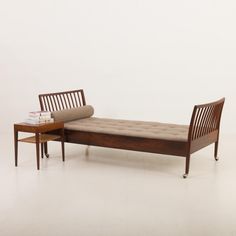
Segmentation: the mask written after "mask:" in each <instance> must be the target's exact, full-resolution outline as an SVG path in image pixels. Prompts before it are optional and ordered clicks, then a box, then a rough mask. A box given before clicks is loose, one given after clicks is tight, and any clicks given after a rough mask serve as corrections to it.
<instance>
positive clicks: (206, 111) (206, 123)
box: [188, 98, 225, 141]
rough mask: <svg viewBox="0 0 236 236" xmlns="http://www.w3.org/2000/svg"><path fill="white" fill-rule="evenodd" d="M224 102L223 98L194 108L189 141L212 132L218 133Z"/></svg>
mask: <svg viewBox="0 0 236 236" xmlns="http://www.w3.org/2000/svg"><path fill="white" fill-rule="evenodd" d="M224 102H225V98H222V99H220V100H218V101H216V102H212V103H207V104H202V105H196V106H194V109H193V114H192V118H191V122H190V128H189V136H188V139H189V141H193V140H196V139H199V138H201V137H203V136H205V135H208V134H210V133H213V132H218V133H219V129H220V119H221V113H222V110H223V106H224Z"/></svg>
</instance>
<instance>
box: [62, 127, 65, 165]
mask: <svg viewBox="0 0 236 236" xmlns="http://www.w3.org/2000/svg"><path fill="white" fill-rule="evenodd" d="M64 139H65V137H64V129H61V150H62V161H65V143H64Z"/></svg>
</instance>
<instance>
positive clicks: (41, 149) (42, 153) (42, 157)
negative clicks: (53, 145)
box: [41, 143, 43, 158]
mask: <svg viewBox="0 0 236 236" xmlns="http://www.w3.org/2000/svg"><path fill="white" fill-rule="evenodd" d="M41 158H43V143H41Z"/></svg>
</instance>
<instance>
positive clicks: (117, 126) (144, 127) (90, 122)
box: [65, 117, 189, 141]
mask: <svg viewBox="0 0 236 236" xmlns="http://www.w3.org/2000/svg"><path fill="white" fill-rule="evenodd" d="M65 129H68V130H78V131H88V132H95V133H103V134H114V135H124V136H133V137H142V138H154V139H164V140H174V141H187V137H188V129H189V126H187V125H176V124H166V123H159V122H145V121H130V120H115V119H105V118H96V117H90V118H86V119H80V120H74V121H71V122H68V123H66V124H65Z"/></svg>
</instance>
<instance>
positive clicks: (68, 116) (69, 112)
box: [52, 105, 94, 122]
mask: <svg viewBox="0 0 236 236" xmlns="http://www.w3.org/2000/svg"><path fill="white" fill-rule="evenodd" d="M93 113H94V109H93V107H92V106H90V105H86V106H82V107H78V108H71V109H65V110H61V111H54V112H52V118H54V120H55V121H64V122H68V121H72V120H78V119H83V118H88V117H91V116H92V115H93Z"/></svg>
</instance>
